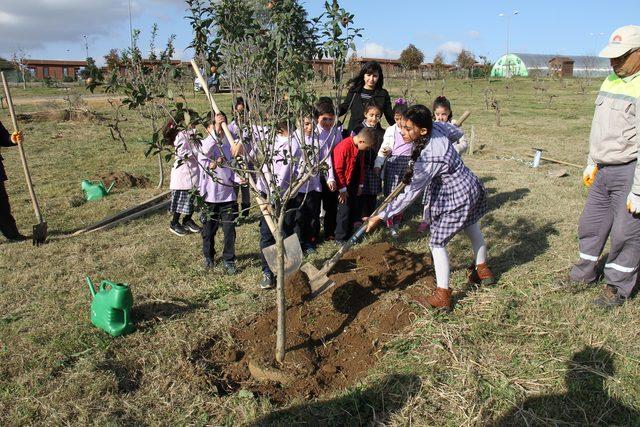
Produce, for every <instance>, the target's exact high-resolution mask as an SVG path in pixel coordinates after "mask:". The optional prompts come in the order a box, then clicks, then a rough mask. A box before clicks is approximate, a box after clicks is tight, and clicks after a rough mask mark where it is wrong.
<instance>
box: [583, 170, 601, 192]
mask: <svg viewBox="0 0 640 427" xmlns="http://www.w3.org/2000/svg"><path fill="white" fill-rule="evenodd" d="M597 173H598V166H597V165H587V167H586V168H584V172H582V182H584V185H585V186H587V187H591V185H592V184H593V182H594V181H595V180H596V174H597Z"/></svg>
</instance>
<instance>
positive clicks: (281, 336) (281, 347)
mask: <svg viewBox="0 0 640 427" xmlns="http://www.w3.org/2000/svg"><path fill="white" fill-rule="evenodd" d="M275 234H276V236H274V237H275V239H276V254H277V257H278V272H277V276H276V298H277V301H278V332H277V339H276V361H277V362H278V363H283V362H284V355H285V347H286V340H287V337H286V335H287V324H286V313H287V301H286V299H285V295H284V238H283V236H282V233H281V232H280V229H278V230H276V233H275Z"/></svg>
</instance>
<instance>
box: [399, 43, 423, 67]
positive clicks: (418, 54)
mask: <svg viewBox="0 0 640 427" xmlns="http://www.w3.org/2000/svg"><path fill="white" fill-rule="evenodd" d="M422 62H424V53H422V51H421V50H420V49H418V48H417V47H415V46H414V45H413V44H410V45H409V46H407V47H406V49H405V50H403V51H402V53H400V63H401V64H402V67H403V68H404V69H406V70H417V69H418V68H420V65H421V64H422Z"/></svg>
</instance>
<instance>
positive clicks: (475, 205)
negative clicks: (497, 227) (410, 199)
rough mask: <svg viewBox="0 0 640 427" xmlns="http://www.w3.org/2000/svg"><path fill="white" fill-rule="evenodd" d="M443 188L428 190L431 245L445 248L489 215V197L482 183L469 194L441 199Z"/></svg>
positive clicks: (454, 194)
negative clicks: (459, 234) (454, 237)
mask: <svg viewBox="0 0 640 427" xmlns="http://www.w3.org/2000/svg"><path fill="white" fill-rule="evenodd" d="M441 189H442V187H439V186H433V187H431V188H428V189H427V191H425V192H426V193H429V195H430V200H429V217H430V222H431V227H430V230H431V238H430V239H429V245H430V246H434V247H444V246H446V244H447V243H449V241H450V240H451V239H452V238H453V236H455V235H456V234H458V233H459V232H460V231H462V230H464V229H465V228H467V227H469V226H470V225H473V224H475V223H476V222H478V221H480V218H482V217H483V216H484V214H486V213H487V210H488V208H487V195H486V191H485V189H484V186H483V185H482V184H480V183H478V185H477V186H476V187H475V188H473V190H471V191H468V192H458V191H455V190H456V189H454V191H453V192H452V193H451V192H450V193H449V194H448V195H447V197H446V198H443V197H439V194H440V191H441Z"/></svg>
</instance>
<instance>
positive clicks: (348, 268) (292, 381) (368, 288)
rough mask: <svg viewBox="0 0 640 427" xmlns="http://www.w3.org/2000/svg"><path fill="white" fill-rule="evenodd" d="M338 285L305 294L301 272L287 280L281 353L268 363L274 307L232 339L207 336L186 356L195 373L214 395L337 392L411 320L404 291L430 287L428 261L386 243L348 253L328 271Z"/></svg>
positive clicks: (286, 396) (285, 396)
mask: <svg viewBox="0 0 640 427" xmlns="http://www.w3.org/2000/svg"><path fill="white" fill-rule="evenodd" d="M330 277H331V279H333V280H334V281H335V282H336V285H335V286H334V287H333V288H332V289H330V290H328V291H326V292H325V293H324V294H322V295H320V296H318V297H316V298H314V299H310V289H309V284H308V280H307V277H306V276H305V275H304V274H303V273H302V272H298V273H296V274H294V275H292V276H290V277H289V278H287V282H286V285H285V291H286V295H287V313H286V322H287V352H286V357H285V362H284V365H283V366H281V367H280V366H278V365H277V364H276V363H275V362H274V351H275V340H276V325H277V312H276V309H275V307H274V308H272V309H270V310H268V311H266V312H264V313H262V314H260V315H258V316H256V317H255V318H253V319H250V320H248V321H246V322H245V323H244V324H241V325H239V326H238V327H237V328H235V329H234V330H232V331H231V336H232V342H230V340H229V339H225V340H223V339H221V338H219V337H215V338H212V339H211V340H209V341H208V342H205V343H203V344H202V345H201V346H200V347H199V348H197V349H195V350H194V351H192V352H191V354H189V355H187V357H188V360H189V361H190V362H191V363H192V366H194V367H195V368H196V371H197V374H199V375H204V376H205V377H206V380H205V381H206V382H207V384H208V385H209V386H212V387H215V389H216V390H217V392H218V393H220V394H227V393H233V392H235V391H237V390H239V389H246V390H250V391H252V392H254V393H256V394H258V395H262V396H268V397H269V398H270V399H271V400H272V401H274V402H276V403H284V402H287V401H288V400H290V399H292V398H296V397H301V398H312V397H316V396H320V395H322V394H324V393H327V392H331V391H334V390H339V389H343V388H345V387H347V386H349V385H351V384H353V383H355V382H356V381H357V380H358V379H360V378H362V377H364V376H365V374H366V372H367V370H368V369H370V368H371V367H372V366H373V365H375V364H376V362H377V361H378V359H379V358H380V357H381V356H382V355H383V354H384V351H385V349H384V345H385V343H387V342H388V341H389V340H391V339H393V338H394V336H397V335H399V334H401V333H402V331H403V329H405V327H407V326H408V325H410V324H411V322H412V318H413V314H414V306H411V305H410V304H409V300H410V295H411V294H413V295H415V294H419V293H422V292H424V291H425V288H424V287H422V286H421V287H419V288H418V287H414V288H409V289H407V287H409V286H411V285H413V284H414V283H416V282H417V281H420V284H421V285H423V286H427V287H433V286H435V285H434V280H433V269H432V266H431V260H430V259H429V257H428V256H425V255H423V254H415V253H412V252H408V251H405V250H402V249H396V248H394V247H392V246H391V245H389V244H388V243H379V244H374V245H368V246H363V247H360V248H358V249H356V250H353V251H350V252H348V253H347V254H346V255H345V256H344V258H343V259H342V260H341V261H340V263H339V264H338V265H337V266H336V267H335V268H334V270H333V273H332V274H331V275H330Z"/></svg>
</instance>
